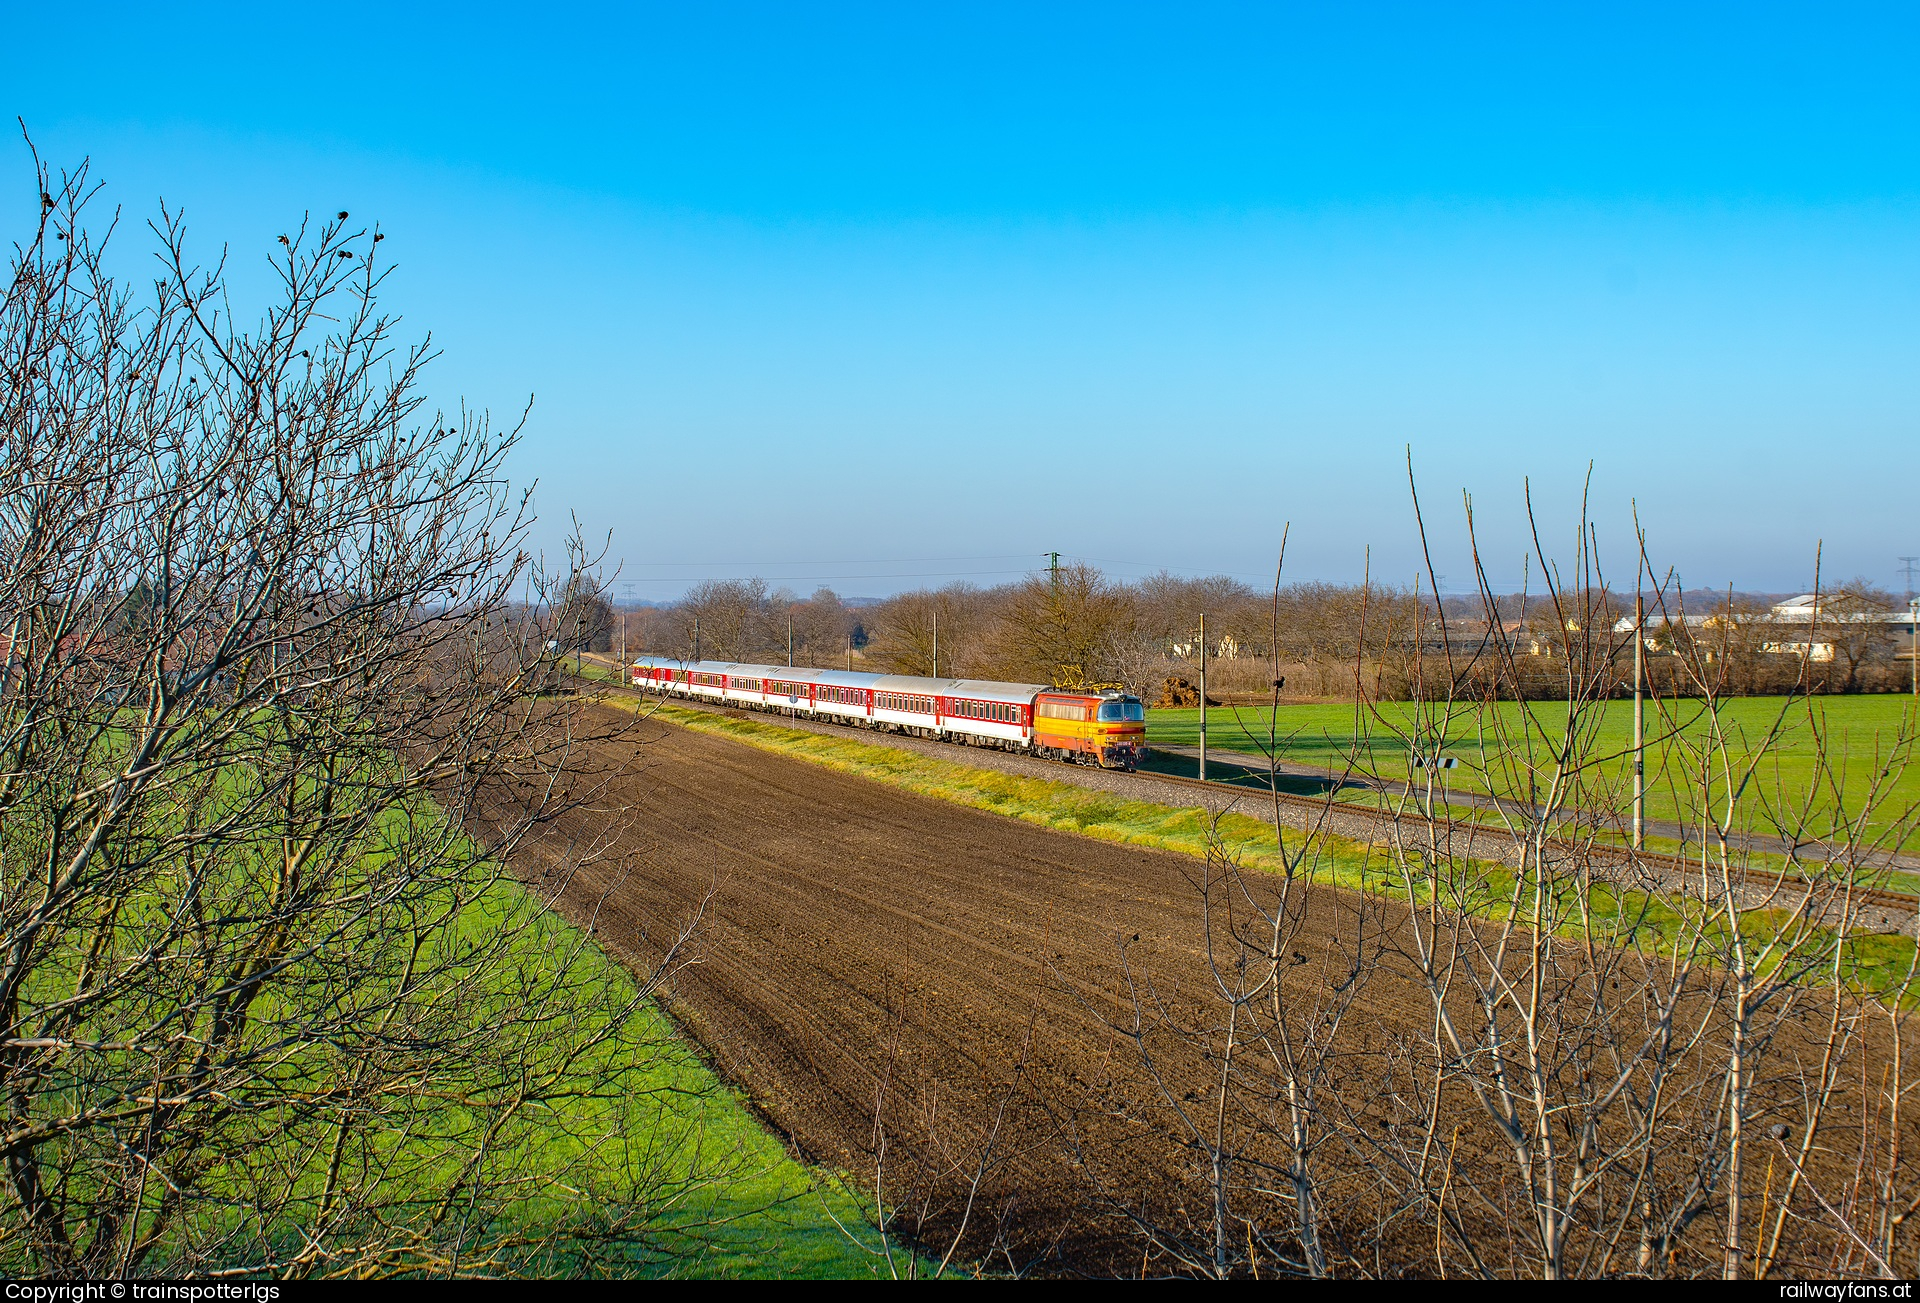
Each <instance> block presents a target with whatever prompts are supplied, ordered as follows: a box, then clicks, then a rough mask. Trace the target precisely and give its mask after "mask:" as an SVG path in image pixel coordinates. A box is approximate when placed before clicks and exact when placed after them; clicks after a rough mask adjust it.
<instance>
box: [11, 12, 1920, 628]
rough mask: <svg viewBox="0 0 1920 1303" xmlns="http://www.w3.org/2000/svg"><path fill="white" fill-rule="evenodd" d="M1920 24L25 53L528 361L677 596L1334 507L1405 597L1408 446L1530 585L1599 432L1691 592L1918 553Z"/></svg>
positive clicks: (1325, 558) (149, 135) (1293, 555)
mask: <svg viewBox="0 0 1920 1303" xmlns="http://www.w3.org/2000/svg"><path fill="white" fill-rule="evenodd" d="M1915 13H1916V11H1914V10H1913V9H1912V8H1910V7H1906V8H1902V7H1892V6H1889V7H1886V8H1883V9H1859V8H1847V7H1843V6H1806V7H1804V8H1779V7H1765V6H1758V5H1752V4H1743V5H1738V6H1731V5H1730V6H1725V7H1720V8H1711V7H1704V6H1700V7H1692V8H1688V9H1682V8H1680V7H1677V6H1672V5H1662V6H1650V7H1647V8H1645V9H1641V10H1633V9H1631V8H1629V7H1626V6H1623V5H1620V4H1608V5H1604V6H1594V7H1592V8H1591V9H1589V10H1586V11H1584V12H1581V11H1575V10H1573V9H1570V8H1561V7H1557V6H1526V7H1522V6H1513V7H1506V8H1501V7H1481V8H1472V7H1464V6H1462V7H1451V8H1449V7H1442V6H1432V5H1421V6H1408V7H1404V8H1395V7H1362V6H1353V5H1331V4H1329V5H1324V6H1312V7H1306V6H1295V7H1283V6H1278V5H1248V6H1203V5H1197V4H1180V5H1165V6H1162V7H1159V8H1141V7H1125V6H1116V5H1112V4H1103V5H1098V6H1086V7H1083V8H1072V7H1067V6H1051V7H1041V6H1032V5H1018V6H1006V7H992V6H987V5H978V4H972V5H966V6H959V5H956V6H952V7H950V8H948V9H947V10H945V11H939V10H936V9H935V8H934V7H932V6H924V5H894V6H887V7H879V6H875V7H868V8H860V7H809V6H768V7H737V8H729V7H724V6H719V5H675V6H671V7H668V6H660V7H641V6H635V7H622V8H608V9H604V10H594V9H591V8H588V7H582V6H567V7H549V8H544V9H541V8H536V7H518V8H513V9H507V8H502V9H497V10H490V9H488V8H487V7H485V6H483V5H473V4H469V5H463V6H460V7H457V8H456V7H447V8H445V9H440V10H433V9H424V8H423V9H416V10H413V11H411V12H409V13H397V12H389V11H388V10H386V9H385V8H381V7H376V8H372V9H362V10H345V11H334V10H314V9H312V8H301V7H296V6H277V7H269V6H259V5H247V6H234V7H232V8H226V9H221V8H214V7H202V8H199V9H195V10H186V9H182V10H178V11H174V10H172V9H171V8H170V7H167V6H156V5H140V6H137V7H136V6H129V7H125V8H117V7H115V6H112V5H105V6H95V7H92V8H89V9H87V10H85V11H84V12H81V11H76V10H72V9H70V8H62V7H60V6H55V5H46V4H40V5H33V6H27V5H17V4H13V3H11V2H10V0H9V3H8V4H7V6H6V13H5V19H6V30H7V31H8V33H9V37H8V43H9V46H10V47H11V48H10V50H9V52H8V54H7V56H6V59H5V61H4V72H0V85H4V86H5V90H6V94H5V96H4V101H5V107H6V109H7V110H8V112H9V113H18V114H19V115H21V116H23V117H24V118H25V119H26V120H27V123H28V126H29V128H30V129H31V130H32V131H33V133H34V135H35V137H36V139H37V141H38V142H39V144H40V145H41V147H42V149H43V151H44V152H45V153H47V154H49V155H50V156H51V157H53V158H54V159H56V160H62V161H71V160H74V159H77V158H79V157H81V156H82V155H91V156H92V158H93V159H94V161H95V166H96V168H97V170H98V172H99V174H100V175H101V177H102V178H103V179H105V180H106V181H107V182H108V184H109V187H110V190H109V195H110V197H111V198H112V199H113V200H115V201H117V202H119V203H121V204H123V205H124V206H125V207H126V209H127V210H128V212H129V214H130V215H138V216H142V217H144V216H145V215H147V214H148V213H149V212H151V210H152V208H153V206H154V204H155V202H156V201H157V200H158V199H159V198H160V197H162V196H164V197H165V198H166V199H167V200H168V202H170V203H173V204H178V205H183V206H184V207H185V208H186V209H187V212H188V214H189V219H190V223H191V225H192V228H193V229H194V230H195V231H196V232H197V233H198V235H199V237H200V238H201V239H203V240H204V241H206V242H207V244H208V246H209V247H211V246H213V245H215V244H217V243H220V242H226V243H228V244H230V245H231V248H232V251H233V255H234V258H235V263H236V266H238V267H239V268H240V269H241V273H242V277H243V281H244V279H245V278H246V277H257V275H258V269H259V268H260V267H261V266H262V264H263V260H264V258H265V257H266V256H267V254H268V253H269V252H270V250H271V247H272V242H273V239H274V237H275V236H276V235H277V234H279V233H280V232H281V231H282V230H285V229H287V228H288V227H289V225H290V224H291V223H292V221H293V220H294V219H295V218H297V215H298V214H299V213H300V212H302V211H305V210H313V211H331V210H333V209H336V208H342V207H344V208H348V209H351V210H353V211H354V213H355V216H356V217H365V218H368V219H377V220H378V221H379V222H380V223H381V224H382V226H383V229H384V230H385V231H386V232H387V233H388V235H389V240H388V242H387V243H386V244H385V245H383V246H382V247H383V249H386V250H389V251H391V254H392V256H393V258H394V259H395V260H396V261H397V262H398V264H399V266H400V270H399V272H398V274H397V275H396V277H395V279H394V280H393V281H392V282H391V284H392V293H391V297H390V304H391V306H393V307H394V308H395V309H397V310H398V311H400V312H401V313H403V314H404V316H405V318H406V321H407V323H408V325H409V326H410V327H412V328H414V329H416V330H428V329H430V330H431V331H432V332H433V333H434V336H435V338H436V339H437V341H438V342H439V343H440V344H441V346H442V347H443V348H444V350H445V356H444V358H443V359H442V361H441V362H439V363H438V364H437V365H436V367H435V369H434V371H433V373H432V377H431V382H432V388H433V392H434V395H435V397H436V398H437V399H440V400H442V401H444V402H446V403H447V404H449V405H453V404H456V403H458V402H459V401H460V400H461V399H462V398H463V397H464V398H465V399H466V401H468V402H469V403H471V404H475V405H480V406H485V407H489V408H491V409H492V410H493V411H494V412H495V413H496V414H497V415H498V414H503V413H505V414H511V413H514V412H517V411H518V409H519V408H520V407H521V405H522V404H523V403H524V402H525V401H526V399H527V398H528V396H529V395H531V396H532V397H533V399H534V406H533V415H532V420H531V424H530V426H529V433H528V436H527V439H526V442H525V444H524V446H523V447H522V449H521V450H520V452H519V453H518V454H517V458H516V463H515V466H514V470H515V473H516V474H517V475H519V476H521V477H523V478H527V479H533V478H537V479H538V480H539V482H540V490H539V499H538V500H539V504H540V507H541V510H542V513H543V515H544V517H545V518H546V521H547V524H548V526H549V527H551V526H553V524H554V522H564V520H565V518H566V516H567V514H568V512H570V511H571V512H574V513H577V514H578V515H579V516H580V517H581V519H582V520H583V521H585V522H587V523H588V525H589V526H590V527H592V528H594V529H597V530H603V531H604V530H611V531H612V533H613V539H614V552H615V554H616V555H617V556H618V557H620V558H622V559H624V563H625V571H624V574H623V578H625V579H630V580H635V581H638V584H639V587H638V592H639V594H640V595H642V596H650V597H665V596H670V595H672V594H673V593H674V592H676V591H678V590H679V589H680V588H681V587H683V586H684V584H685V583H686V582H687V580H688V579H689V578H690V577H701V576H706V575H712V574H730V573H737V572H749V571H757V572H759V573H763V574H766V575H769V576H775V577H786V578H788V580H789V582H791V583H792V584H793V585H794V586H795V587H797V588H801V589H802V590H804V589H806V588H808V587H810V586H811V583H812V581H813V580H814V579H815V578H826V579H827V580H828V582H831V583H833V584H834V585H835V586H836V587H839V588H840V589H841V590H842V591H846V592H850V593H856V594H858V593H880V592H885V591H889V590H891V589H894V588H899V587H904V586H911V585H913V584H915V583H918V582H920V579H919V578H918V577H919V576H933V577H935V578H933V579H932V580H931V581H932V582H939V581H940V577H944V576H948V575H955V574H966V575H970V576H972V577H974V578H976V579H977V580H978V581H979V582H995V581H997V580H998V579H1000V578H1003V577H1006V574H1007V573H1009V572H1018V571H1020V570H1021V569H1023V568H1026V567H1030V566H1033V565H1037V564H1038V563H1039V561H1038V554H1039V553H1040V552H1042V551H1044V550H1050V549H1058V550H1059V551H1061V552H1063V553H1066V554H1067V555H1069V556H1081V557H1088V558H1094V559H1097V560H1100V561H1102V562H1104V563H1108V564H1109V566H1110V568H1112V569H1113V570H1114V571H1115V572H1116V573H1119V574H1133V573H1138V572H1139V570H1140V569H1141V568H1142V567H1146V568H1151V567H1154V566H1158V565H1166V566H1169V567H1171V568H1174V569H1176V570H1189V571H1213V570H1224V571H1228V572H1233V573H1239V574H1244V575H1248V576H1250V577H1254V578H1257V577H1258V576H1260V575H1261V574H1263V573H1267V572H1268V571H1269V569H1270V567H1271V565H1272V554H1273V550H1274V547H1275V546H1276V544H1277V542H1278V539H1279V534H1280V527H1281V524H1282V522H1284V521H1288V520H1290V521H1291V522H1292V525H1293V536H1292V537H1293V542H1292V545H1291V548H1292V550H1291V552H1290V555H1289V570H1290V572H1291V573H1292V574H1293V575H1294V576H1295V577H1300V578H1308V577H1313V578H1332V579H1350V578H1353V577H1356V576H1358V575H1359V574H1360V572H1361V568H1362V566H1363V565H1364V564H1366V558H1367V549H1368V548H1369V547H1371V548H1372V561H1373V565H1374V568H1375V570H1376V572H1377V573H1381V574H1384V575H1385V576H1387V577H1389V578H1393V579H1399V580H1404V579H1407V578H1410V576H1411V573H1412V569H1413V566H1414V564H1415V559H1416V551H1415V548H1414V538H1413V533H1412V530H1411V525H1410V517H1409V513H1408V511H1407V495H1406V488H1405V472H1404V457H1405V450H1406V448H1407V446H1408V445H1411V446H1412V449H1413V455H1414V458H1415V461H1416V464H1417V466H1418V468H1419V471H1420V473H1421V477H1422V487H1423V491H1424V494H1425V497H1426V503H1427V507H1428V512H1429V520H1430V521H1432V522H1434V524H1435V532H1436V542H1437V545H1438V546H1439V549H1440V554H1439V556H1438V558H1437V561H1438V566H1439V569H1440V570H1441V571H1443V572H1444V573H1446V575H1447V586H1448V587H1449V588H1454V589H1457V588H1461V587H1464V586H1465V582H1466V576H1467V566H1468V562H1467V560H1466V558H1465V554H1464V552H1463V550H1462V548H1461V544H1460V529H1459V524H1458V522H1459V517H1460V510H1459V501H1460V493H1461V491H1462V490H1463V489H1465V490H1470V491H1472V492H1473V494H1474V495H1475V502H1476V508H1477V510H1478V512H1479V514H1480V518H1481V523H1482V526H1483V532H1484V539H1483V543H1484V545H1485V548H1486V552H1487V555H1488V558H1489V564H1490V566H1491V568H1492V571H1493V577H1494V580H1495V582H1496V583H1497V584H1500V585H1502V586H1508V585H1517V583H1518V582H1519V579H1520V565H1519V556H1520V554H1521V551H1522V548H1523V544H1524V537H1523V534H1522V532H1521V529H1520V525H1521V520H1520V506H1521V503H1520V490H1521V482H1522V477H1523V476H1531V477H1532V480H1533V483H1534V486H1535V490H1536V499H1537V501H1538V502H1539V503H1540V504H1541V507H1542V513H1543V515H1544V516H1546V517H1548V518H1549V519H1548V524H1549V529H1550V534H1551V539H1550V542H1551V543H1552V545H1553V546H1554V547H1555V550H1557V551H1560V552H1562V553H1565V552H1567V551H1568V548H1567V547H1566V546H1565V545H1566V544H1567V543H1569V542H1570V540H1571V537H1572V534H1573V527H1572V521H1571V518H1570V516H1569V514H1568V513H1569V511H1570V510H1573V509H1575V508H1576V507H1577V502H1578V494H1579V491H1580V486H1581V481H1582V478H1583V476H1584V475H1585V473H1586V467H1587V464H1588V463H1589V461H1591V462H1592V463H1593V465H1594V472H1593V482H1592V483H1593V487H1592V501H1593V504H1594V514H1595V518H1596V522H1597V527H1598V529H1599V530H1600V534H1601V540H1602V545H1603V549H1604V550H1606V551H1607V552H1608V553H1609V554H1610V555H1611V556H1612V557H1613V558H1614V564H1615V565H1616V566H1618V567H1620V568H1622V569H1630V562H1629V561H1628V560H1627V543H1628V530H1629V525H1628V510H1629V504H1630V502H1631V501H1633V500H1635V499H1637V500H1638V503H1639V508H1640V513H1641V517H1642V520H1643V521H1644V522H1645V523H1646V525H1647V526H1648V528H1649V531H1650V533H1651V536H1652V540H1653V544H1654V547H1655V550H1656V551H1657V553H1658V554H1659V556H1660V558H1661V559H1662V560H1664V561H1667V562H1670V563H1672V564H1674V565H1677V566H1679V567H1680V568H1681V570H1682V573H1683V575H1684V577H1685V580H1686V582H1687V583H1688V584H1689V585H1701V584H1706V585H1717V584H1725V583H1729V582H1731V583H1733V584H1735V585H1737V586H1739V587H1741V588H1744V589H1769V590H1778V589H1794V588H1798V587H1800V586H1802V585H1803V584H1805V583H1806V582H1807V581H1808V579H1809V577H1810V572H1811V568H1812V567H1811V563H1812V554H1813V548H1814V543H1815V540H1816V539H1820V538H1824V539H1825V540H1826V555H1827V571H1828V573H1829V574H1830V575H1831V574H1836V573H1838V574H1842V575H1847V574H1852V573H1855V572H1864V573H1866V574H1867V575H1868V576H1869V577H1871V578H1874V579H1876V580H1878V581H1879V582H1881V583H1883V584H1886V585H1888V586H1895V587H1897V586H1898V584H1899V580H1898V577H1897V575H1896V574H1895V564H1896V562H1895V557H1896V556H1897V555H1899V554H1902V553H1920V521H1916V519H1915V512H1914V509H1913V504H1914V502H1915V490H1916V480H1917V479H1920V465H1916V461H1917V460H1920V459H1917V458H1916V447H1920V439H1916V433H1920V431H1917V429H1916V424H1917V423H1916V415H1917V414H1920V371H1917V370H1916V365H1915V364H1916V361H1917V360H1920V350H1917V349H1916V345H1920V227H1916V216H1920V171H1917V170H1916V164H1920V76H1916V75H1915V72H1914V68H1915V54H1916V36H1917V35H1920V30H1917V28H1920V19H1916V17H1915ZM10 157H11V158H12V159H13V160H14V162H13V165H12V172H11V180H10V181H7V182H6V187H5V188H4V189H0V195H4V194H11V195H12V196H13V198H12V200H11V201H10V204H9V206H8V207H7V208H6V209H4V210H0V211H7V212H10V213H11V217H10V218H8V219H7V221H8V222H9V223H10V225H9V229H10V230H12V231H17V230H18V229H19V226H20V223H22V222H23V221H25V220H26V218H27V216H28V215H29V214H30V213H31V211H32V203H31V198H30V195H29V191H28V182H29V179H30V178H29V177H28V174H27V171H26V166H25V158H24V151H23V150H22V149H21V148H20V147H19V146H18V145H17V144H16V145H15V146H12V147H10ZM5 176H6V174H5V173H0V179H4V178H5ZM138 235H139V232H138V228H137V226H136V225H134V224H129V226H128V231H127V238H136V237H137V236H138ZM786 471H790V472H793V473H795V474H796V475H797V476H799V477H798V478H790V479H786V478H783V479H780V480H779V481H778V482H775V480H774V478H773V477H774V476H775V473H776V472H786ZM1062 476H1066V477H1069V478H1072V479H1075V480H1077V482H1078V483H1077V486H1076V487H1074V488H1072V489H1063V488H1060V487H1048V488H1046V489H1045V490H1043V491H1040V492H1035V491H1034V490H1033V485H1034V484H1035V483H1036V482H1040V483H1045V484H1048V485H1050V486H1057V485H1058V483H1059V480H1060V478H1061V477H1062ZM557 535H558V530H557V529H556V528H545V529H544V530H543V534H542V539H543V541H544V542H547V543H549V544H551V542H552V541H553V540H554V539H555V538H556V537H557ZM856 562H859V563H870V564H854V563H856ZM846 576H863V577H853V578H849V577H846Z"/></svg>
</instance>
